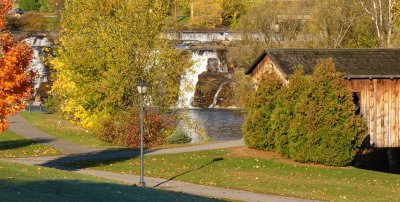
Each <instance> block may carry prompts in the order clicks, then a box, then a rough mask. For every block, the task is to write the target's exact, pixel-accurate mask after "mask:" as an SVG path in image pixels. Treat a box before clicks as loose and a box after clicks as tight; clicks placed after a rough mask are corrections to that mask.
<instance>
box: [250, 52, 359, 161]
mask: <svg viewBox="0 0 400 202" xmlns="http://www.w3.org/2000/svg"><path fill="white" fill-rule="evenodd" d="M270 78H272V77H270ZM343 79H344V75H343V74H342V73H339V72H337V71H336V70H335V66H334V63H333V60H332V59H323V60H320V61H319V62H318V64H317V66H316V68H315V71H314V73H313V74H312V75H311V76H305V75H304V73H303V70H302V68H298V69H296V70H295V73H294V75H293V76H291V77H290V78H289V84H288V85H286V86H285V87H282V88H281V87H279V88H278V87H276V86H277V82H276V81H273V79H272V81H271V79H269V81H268V79H265V80H263V81H262V82H260V86H259V88H258V89H257V91H256V92H255V93H254V95H253V96H252V98H251V99H250V100H249V103H248V105H247V108H246V110H247V116H246V121H245V124H244V126H243V133H244V139H245V143H246V144H247V145H249V146H250V147H252V148H256V149H261V150H274V151H277V152H279V153H281V154H282V155H284V156H286V157H289V158H291V159H294V160H296V161H298V162H304V163H316V164H323V165H328V166H345V165H349V164H350V163H351V162H352V160H353V158H354V156H355V154H356V150H357V148H358V147H359V146H361V143H362V141H363V139H364V138H365V136H366V126H365V121H364V120H363V119H362V117H361V116H359V115H356V114H355V105H354V103H353V97H352V93H351V92H350V90H349V89H348V88H347V87H346V86H345V84H344V80H343ZM281 86H282V85H281Z"/></svg>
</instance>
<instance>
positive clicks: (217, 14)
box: [190, 0, 223, 28]
mask: <svg viewBox="0 0 400 202" xmlns="http://www.w3.org/2000/svg"><path fill="white" fill-rule="evenodd" d="M191 7H192V8H193V9H192V16H191V18H190V24H191V25H196V26H200V27H204V28H215V27H218V26H220V25H221V24H222V20H223V18H222V12H223V0H192V3H191Z"/></svg>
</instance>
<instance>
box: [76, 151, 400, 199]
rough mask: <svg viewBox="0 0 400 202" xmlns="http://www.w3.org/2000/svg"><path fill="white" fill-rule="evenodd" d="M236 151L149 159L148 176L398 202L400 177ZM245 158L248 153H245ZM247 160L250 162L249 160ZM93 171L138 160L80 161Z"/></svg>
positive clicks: (125, 168) (127, 168)
mask: <svg viewBox="0 0 400 202" xmlns="http://www.w3.org/2000/svg"><path fill="white" fill-rule="evenodd" d="M236 150H237V149H236ZM237 153H238V152H235V149H226V150H212V151H204V152H196V153H185V154H172V155H156V156H146V157H145V175H146V176H153V177H160V178H165V179H174V180H180V181H185V182H190V183H196V184H203V185H210V186H217V187H225V188H231V189H239V190H246V191H252V192H259V193H266V194H276V195H285V196H293V197H299V198H308V199H319V200H330V201H400V194H399V193H400V175H394V174H387V173H379V172H373V171H367V170H361V169H356V168H351V167H346V168H332V167H321V166H311V165H310V166H308V165H303V164H298V163H294V162H291V161H289V160H282V159H281V158H279V157H277V156H276V155H275V156H273V155H272V157H269V158H265V157H264V156H267V155H268V154H270V153H266V152H263V153H262V154H261V155H258V156H256V157H248V155H243V154H242V153H240V155H238V154H237ZM245 153H246V152H245ZM246 156H247V157H246ZM73 166H75V167H90V168H93V169H96V170H107V171H113V172H119V173H127V174H136V175H137V174H138V172H139V171H138V170H137V169H132V168H134V167H139V159H137V158H135V159H130V160H119V161H117V160H114V161H111V160H110V161H103V162H100V161H93V162H81V163H77V164H75V165H73Z"/></svg>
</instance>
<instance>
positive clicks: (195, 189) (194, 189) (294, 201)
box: [1, 157, 309, 202]
mask: <svg viewBox="0 0 400 202" xmlns="http://www.w3.org/2000/svg"><path fill="white" fill-rule="evenodd" d="M53 158H54V157H43V158H31V159H29V158H19V159H1V160H3V161H9V162H13V163H21V164H25V165H39V166H43V165H44V164H46V161H49V160H50V161H51V160H52V159H53ZM55 158H57V157H55ZM52 167H53V168H57V169H61V170H69V171H71V172H76V173H80V174H84V175H91V176H96V177H101V178H105V179H110V180H116V181H120V182H125V183H127V184H137V183H138V182H139V176H137V175H127V174H120V173H114V172H108V171H97V170H90V169H75V168H70V167H66V166H64V165H57V166H56V165H54V166H52ZM144 180H145V182H146V187H148V188H155V189H162V190H168V191H175V192H183V193H187V194H193V195H198V196H207V197H211V198H220V199H227V200H233V201H248V202H306V201H309V200H306V199H298V198H292V197H283V196H274V195H267V194H259V193H253V192H248V191H240V190H234V189H226V188H220V187H212V186H204V185H197V184H191V183H186V182H181V181H174V180H167V179H161V178H154V177H146V176H145V178H144Z"/></svg>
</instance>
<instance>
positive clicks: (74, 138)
mask: <svg viewBox="0 0 400 202" xmlns="http://www.w3.org/2000/svg"><path fill="white" fill-rule="evenodd" d="M21 115H22V116H23V117H24V118H25V119H26V120H28V122H30V123H31V124H32V125H34V126H36V127H38V128H40V129H41V130H43V131H44V132H46V133H48V134H50V135H53V136H55V137H57V138H60V139H64V140H67V141H70V142H73V143H76V144H80V145H85V146H88V147H94V148H121V147H118V146H115V145H112V144H110V143H107V142H104V141H101V140H100V139H99V138H98V137H96V135H95V134H93V133H91V132H89V131H86V130H84V129H82V128H81V127H78V126H75V125H73V124H72V123H70V122H69V121H68V120H65V119H62V118H60V116H59V115H58V114H48V113H40V112H32V113H31V114H29V112H27V111H24V112H22V113H21Z"/></svg>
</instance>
